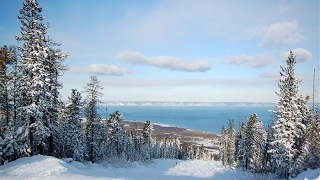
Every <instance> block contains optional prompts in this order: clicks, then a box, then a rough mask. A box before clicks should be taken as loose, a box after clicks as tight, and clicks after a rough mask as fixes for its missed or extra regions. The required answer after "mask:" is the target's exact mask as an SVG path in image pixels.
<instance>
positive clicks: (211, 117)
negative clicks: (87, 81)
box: [98, 106, 275, 134]
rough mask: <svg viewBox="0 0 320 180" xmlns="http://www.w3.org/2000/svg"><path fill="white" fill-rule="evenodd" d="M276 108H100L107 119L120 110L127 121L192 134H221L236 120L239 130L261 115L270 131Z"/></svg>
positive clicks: (100, 112) (101, 113) (260, 117)
mask: <svg viewBox="0 0 320 180" xmlns="http://www.w3.org/2000/svg"><path fill="white" fill-rule="evenodd" d="M274 108H275V107H274V106H246V107H243V106H108V107H107V113H106V107H105V106H100V107H99V111H98V112H99V114H100V115H101V116H102V118H103V119H105V118H106V114H108V118H109V114H111V113H113V112H114V111H116V110H119V111H120V112H121V114H123V118H124V119H125V120H136V121H141V122H145V121H146V120H151V122H152V123H156V124H162V125H168V126H175V127H183V128H187V129H192V130H198V131H203V132H209V133H215V134H220V133H221V128H222V126H223V125H224V126H225V127H227V123H228V121H229V119H234V121H235V127H236V130H238V129H239V126H240V123H241V122H243V121H244V120H245V118H246V117H247V118H249V117H250V115H251V114H253V113H257V114H258V117H259V119H260V120H261V121H262V122H263V124H264V127H265V128H267V127H268V125H269V124H271V122H272V119H273V113H270V112H268V110H272V109H274Z"/></svg>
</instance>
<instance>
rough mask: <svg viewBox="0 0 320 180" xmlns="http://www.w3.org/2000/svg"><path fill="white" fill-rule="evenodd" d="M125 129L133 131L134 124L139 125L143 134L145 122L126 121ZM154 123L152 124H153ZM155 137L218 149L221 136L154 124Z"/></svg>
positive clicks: (138, 127) (138, 128)
mask: <svg viewBox="0 0 320 180" xmlns="http://www.w3.org/2000/svg"><path fill="white" fill-rule="evenodd" d="M123 122H124V124H125V128H126V129H127V130H129V131H130V130H133V128H134V126H135V125H134V123H136V125H137V130H138V132H141V131H142V129H143V127H144V122H140V121H130V120H124V121H123ZM151 123H152V122H151ZM153 129H154V132H153V135H152V136H153V137H157V136H161V138H162V139H165V138H166V136H167V138H170V139H174V138H179V140H180V142H181V143H192V144H193V145H196V146H201V145H202V144H203V145H204V147H206V148H209V149H217V148H218V147H217V146H218V140H219V137H220V136H219V135H218V134H213V133H207V132H201V131H196V130H190V129H187V128H181V127H174V126H170V125H161V124H157V123H155V124H153Z"/></svg>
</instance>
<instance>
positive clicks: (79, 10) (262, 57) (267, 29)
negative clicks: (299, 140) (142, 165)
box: [0, 0, 320, 102]
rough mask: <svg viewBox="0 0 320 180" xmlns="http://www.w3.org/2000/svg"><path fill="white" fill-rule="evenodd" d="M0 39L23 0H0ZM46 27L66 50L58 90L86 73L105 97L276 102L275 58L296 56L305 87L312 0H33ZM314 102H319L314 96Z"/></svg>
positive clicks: (1, 41) (313, 28)
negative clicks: (99, 84)
mask: <svg viewBox="0 0 320 180" xmlns="http://www.w3.org/2000/svg"><path fill="white" fill-rule="evenodd" d="M0 3H1V6H0V17H1V21H0V46H3V45H17V44H18V43H17V42H16V40H15V38H14V37H15V35H20V28H19V27H20V25H21V23H20V21H19V20H18V18H17V15H19V9H20V8H21V7H22V3H23V1H22V0H11V1H8V0H0ZM39 5H40V7H42V8H43V12H42V14H43V15H44V16H45V19H44V22H48V23H49V24H50V28H49V29H48V31H47V34H48V35H49V36H50V37H51V38H53V39H54V40H55V41H56V42H60V43H62V46H61V49H62V50H63V51H64V52H69V54H70V56H69V57H68V58H67V59H66V61H65V63H66V64H67V65H68V66H69V68H70V70H69V71H67V72H65V73H64V76H62V77H61V79H60V80H61V81H62V82H63V85H64V88H63V89H62V90H61V94H62V98H63V99H64V100H66V99H67V97H68V96H69V94H70V93H71V89H72V88H75V89H78V90H79V91H81V90H82V89H83V87H84V86H85V85H86V83H87V82H88V81H89V78H90V76H91V75H97V76H98V79H99V80H100V81H101V85H102V86H103V87H104V90H103V93H104V96H103V98H102V99H103V100H105V101H178V102H276V101H277V100H278V97H277V96H276V94H275V91H277V92H278V91H279V89H278V82H279V71H280V66H281V65H282V66H285V59H286V58H287V55H288V53H289V51H290V50H292V51H293V53H294V54H295V55H296V56H297V61H298V63H297V64H296V75H297V76H298V77H300V78H302V79H303V81H302V83H301V85H300V93H301V94H302V95H304V96H306V95H312V77H313V69H316V70H317V73H316V74H317V89H318V97H317V101H318V100H319V92H320V91H319V80H318V79H319V69H320V68H319V1H318V0H310V1H211V0H208V1H206V0H199V1H193V0H190V1H188V0H175V1H172V0H167V1H166V0H164V1H152V0H150V1H142V0H141V1H121V0H120V1H105V0H92V1H84V0H77V1H65V0H55V1H42V0H40V1H39ZM318 102H319V101H318Z"/></svg>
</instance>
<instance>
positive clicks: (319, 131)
mask: <svg viewBox="0 0 320 180" xmlns="http://www.w3.org/2000/svg"><path fill="white" fill-rule="evenodd" d="M310 119H311V120H310V121H309V124H308V127H307V134H306V139H307V142H308V143H307V149H308V155H307V158H306V159H307V167H309V168H311V169H316V168H319V167H320V122H319V120H318V115H317V112H315V111H312V114H311V115H310Z"/></svg>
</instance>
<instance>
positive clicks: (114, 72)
mask: <svg viewBox="0 0 320 180" xmlns="http://www.w3.org/2000/svg"><path fill="white" fill-rule="evenodd" d="M70 71H71V72H74V73H86V74H94V75H108V76H123V75H125V74H132V73H133V72H132V71H131V70H129V69H120V68H119V67H117V66H113V65H105V64H91V65H89V66H84V67H73V68H71V69H70Z"/></svg>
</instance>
